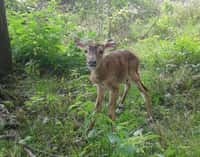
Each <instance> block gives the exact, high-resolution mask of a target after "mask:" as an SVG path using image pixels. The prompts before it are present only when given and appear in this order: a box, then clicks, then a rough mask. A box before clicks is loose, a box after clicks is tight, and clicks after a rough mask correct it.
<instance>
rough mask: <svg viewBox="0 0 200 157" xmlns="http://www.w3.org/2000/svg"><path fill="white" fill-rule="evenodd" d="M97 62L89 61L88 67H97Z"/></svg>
mask: <svg viewBox="0 0 200 157" xmlns="http://www.w3.org/2000/svg"><path fill="white" fill-rule="evenodd" d="M96 64H97V62H96V61H89V62H88V65H89V66H96Z"/></svg>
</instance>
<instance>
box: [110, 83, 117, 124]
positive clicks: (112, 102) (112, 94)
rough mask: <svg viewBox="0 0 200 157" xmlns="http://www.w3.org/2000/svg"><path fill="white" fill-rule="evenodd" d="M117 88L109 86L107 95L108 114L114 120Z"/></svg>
mask: <svg viewBox="0 0 200 157" xmlns="http://www.w3.org/2000/svg"><path fill="white" fill-rule="evenodd" d="M118 93H119V88H118V87H115V88H111V90H110V97H109V110H108V115H109V117H110V118H111V119H112V120H113V121H114V120H115V106H116V102H117V98H118Z"/></svg>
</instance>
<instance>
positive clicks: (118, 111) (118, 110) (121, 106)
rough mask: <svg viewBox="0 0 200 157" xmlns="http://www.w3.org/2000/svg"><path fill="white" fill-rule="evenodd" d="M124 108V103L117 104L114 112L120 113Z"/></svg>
mask: <svg viewBox="0 0 200 157" xmlns="http://www.w3.org/2000/svg"><path fill="white" fill-rule="evenodd" d="M124 109H125V107H124V105H123V104H119V105H118V107H117V109H116V111H115V112H116V114H120V113H122V112H123V111H124Z"/></svg>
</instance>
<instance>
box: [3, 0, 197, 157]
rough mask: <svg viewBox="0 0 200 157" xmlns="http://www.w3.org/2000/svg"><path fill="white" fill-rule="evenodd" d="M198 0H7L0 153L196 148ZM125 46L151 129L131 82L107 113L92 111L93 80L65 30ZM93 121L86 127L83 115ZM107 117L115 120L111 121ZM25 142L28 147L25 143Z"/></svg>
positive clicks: (169, 156)
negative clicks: (118, 108) (114, 111)
mask: <svg viewBox="0 0 200 157" xmlns="http://www.w3.org/2000/svg"><path fill="white" fill-rule="evenodd" d="M67 4H68V5H67ZM198 4H200V1H199V0H194V1H190V2H182V1H169V0H167V1H162V2H159V3H158V2H157V1H154V0H150V1H149V0H142V1H138V0H123V1H121V0H120V1H119V0H116V1H92V0H88V1H85V2H84V1H81V0H77V1H64V0H63V1H59V2H56V1H39V0H37V1H29V0H26V1H15V0H8V1H7V18H8V23H9V33H10V37H11V47H12V52H13V60H14V64H15V65H16V67H15V73H14V74H13V76H10V77H9V78H7V79H6V81H5V80H4V81H3V83H1V84H0V85H1V86H0V135H12V136H13V135H14V137H15V138H14V140H7V139H4V138H3V136H0V157H1V156H2V157H7V156H9V157H10V156H11V157H18V156H19V157H21V156H22V157H23V156H27V154H28V153H27V151H26V148H28V150H29V149H30V150H31V151H32V152H33V153H34V154H35V155H36V156H41V157H44V156H72V157H73V156H80V157H81V156H84V157H85V156H89V157H90V156H91V157H93V156H108V157H132V156H136V157H149V156H151V157H187V156H191V157H197V156H200V149H199V148H200V123H199V121H200V107H199V104H200V95H199V91H200V81H199V80H200V75H199V72H200V59H199V58H200V36H199V35H200V23H199V18H200V13H199V12H200V8H199V6H200V5H198ZM109 36H111V37H113V38H114V39H115V40H116V41H117V42H118V47H119V48H127V49H133V51H134V53H136V54H137V55H138V56H139V58H140V60H141V67H140V70H141V77H142V80H143V82H145V84H147V86H148V88H149V90H150V91H151V96H152V102H153V115H154V118H155V120H156V126H157V130H155V129H152V128H150V127H149V126H147V125H146V120H145V116H146V112H145V107H144V102H143V99H142V98H141V96H140V93H139V91H138V90H137V88H136V87H135V86H132V87H131V90H130V91H129V93H128V97H127V99H126V101H125V104H126V106H125V111H124V112H123V113H121V114H119V115H117V119H116V121H115V122H113V121H111V120H110V119H109V118H108V116H107V115H106V114H107V102H108V94H106V96H105V101H104V106H103V110H102V113H99V114H93V110H94V102H95V97H96V89H95V87H94V86H93V85H92V84H91V83H90V82H89V80H88V71H87V69H86V66H85V63H84V60H85V59H84V53H82V52H81V50H79V49H78V48H76V46H75V44H74V39H75V38H77V37H79V38H81V39H82V40H84V41H88V40H95V41H103V40H104V39H105V38H107V37H109ZM93 117H98V118H96V119H97V121H96V124H95V127H94V129H92V130H91V131H90V132H89V133H88V134H87V133H86V130H87V127H88V124H89V121H90V120H91V118H93ZM111 124H112V125H114V126H115V131H112V127H111ZM27 146H28V147H27Z"/></svg>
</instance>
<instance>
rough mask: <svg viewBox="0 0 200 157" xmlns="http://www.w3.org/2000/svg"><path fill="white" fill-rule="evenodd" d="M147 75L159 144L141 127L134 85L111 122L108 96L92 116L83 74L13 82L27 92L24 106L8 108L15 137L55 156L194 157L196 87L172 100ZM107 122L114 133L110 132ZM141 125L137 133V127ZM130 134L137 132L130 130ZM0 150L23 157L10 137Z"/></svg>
mask: <svg viewBox="0 0 200 157" xmlns="http://www.w3.org/2000/svg"><path fill="white" fill-rule="evenodd" d="M148 76H149V74H148V72H145V71H143V74H142V78H143V81H144V82H145V83H146V84H148V86H149V87H150V90H151V91H152V92H151V94H152V96H153V102H154V104H153V113H154V116H155V118H156V119H157V121H158V125H159V127H160V130H161V133H162V139H163V142H164V145H162V146H161V145H160V143H159V135H158V134H157V132H156V131H155V130H152V129H151V128H149V127H147V126H146V125H145V116H146V111H145V107H144V102H143V99H142V97H141V96H140V94H139V91H138V90H137V89H136V87H135V86H134V85H133V86H132V88H131V90H130V91H129V94H128V97H127V99H126V102H125V104H126V109H125V111H124V112H123V113H122V114H120V115H118V116H117V119H116V121H115V122H112V121H111V120H110V119H109V118H108V116H107V105H108V94H106V96H105V101H104V107H103V110H102V113H100V114H98V115H94V114H92V113H93V109H94V102H95V97H96V94H95V87H94V86H93V85H92V84H91V83H90V82H89V81H88V78H87V76H82V77H81V78H79V79H74V80H71V81H68V80H65V79H64V78H61V79H59V78H50V77H48V78H47V77H45V78H37V77H36V78H34V79H33V78H26V79H23V80H21V81H19V82H18V86H16V87H17V88H16V89H14V90H17V91H19V90H20V91H21V92H22V93H21V94H22V95H23V94H26V95H27V99H26V101H25V102H24V104H21V106H19V107H18V109H16V110H14V111H13V112H14V114H15V115H16V118H17V120H18V121H19V123H20V127H19V129H18V130H17V132H18V134H19V136H20V138H19V140H20V141H22V142H24V143H25V144H27V145H28V146H30V147H31V148H34V149H38V150H42V151H44V152H46V153H47V152H48V153H50V154H57V155H60V156H65V155H68V156H113V157H115V156H119V157H129V156H138V157H140V156H141V157H145V156H159V154H160V155H161V154H162V155H163V156H166V157H173V156H180V157H183V156H191V157H196V156H199V154H200V152H199V147H200V145H199V143H200V141H199V139H200V138H199V137H200V132H199V130H200V125H199V123H198V122H199V120H200V116H199V107H198V105H197V103H198V102H199V99H198V98H197V95H198V92H197V89H195V88H194V89H193V90H191V91H189V90H188V91H187V92H188V93H187V94H188V99H189V100H188V99H184V97H185V96H184V94H182V93H181V92H179V93H177V94H176V95H173V96H172V100H167V99H166V100H165V98H164V96H163V95H162V93H160V96H158V93H156V92H155V91H153V90H154V89H155V86H154V83H155V82H154V83H153V82H151V81H152V79H151V80H150V78H147V77H148ZM170 78H171V76H170V77H169V79H170ZM165 81H166V82H167V81H168V80H167V78H166V80H165ZM165 81H164V83H166V82H165ZM156 83H157V84H158V83H159V82H156ZM162 83H163V82H162ZM159 85H162V84H159ZM20 88H21V89H20ZM188 88H189V87H188ZM161 89H162V88H161ZM161 89H159V90H160V91H161ZM155 90H158V87H157V89H155ZM162 90H163V89H162ZM189 94H192V95H193V96H192V95H191V96H190V95H189ZM195 94H196V95H195ZM189 96H190V97H189ZM159 97H160V98H159ZM196 98H197V99H196ZM189 101H190V104H189V105H190V106H188V103H189ZM184 102H186V103H185V104H184ZM179 103H180V104H179ZM181 103H182V104H181ZM94 116H95V118H96V119H97V121H96V124H95V127H94V129H93V130H92V131H90V132H89V134H86V129H87V125H88V123H89V121H90V119H91V118H92V117H94ZM111 123H113V125H114V126H115V128H116V129H115V132H112V128H111ZM143 124H144V127H143V131H141V130H139V128H140V127H141V126H142V125H143ZM4 132H5V130H4ZM136 132H138V135H135V134H134V133H136ZM0 152H1V153H0V156H2V157H4V156H11V157H21V156H26V153H25V152H24V151H23V149H22V147H21V146H20V145H18V144H16V141H6V140H0ZM44 152H43V153H38V152H37V151H36V152H35V153H36V154H37V156H41V157H43V156H49V155H47V154H45V153H44Z"/></svg>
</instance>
